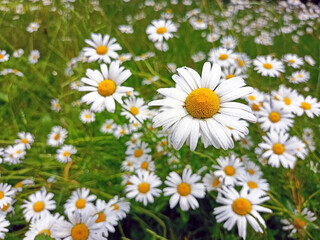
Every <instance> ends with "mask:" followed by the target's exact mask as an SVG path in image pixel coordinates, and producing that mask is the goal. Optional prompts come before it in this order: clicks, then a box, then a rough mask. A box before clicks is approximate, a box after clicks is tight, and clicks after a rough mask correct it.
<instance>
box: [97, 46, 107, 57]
mask: <svg viewBox="0 0 320 240" xmlns="http://www.w3.org/2000/svg"><path fill="white" fill-rule="evenodd" d="M96 52H97V54H99V55H104V54H106V53H107V52H108V48H107V47H106V46H102V45H101V46H98V47H97V49H96Z"/></svg>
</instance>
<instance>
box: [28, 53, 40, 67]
mask: <svg viewBox="0 0 320 240" xmlns="http://www.w3.org/2000/svg"><path fill="white" fill-rule="evenodd" d="M39 58H40V52H39V51H38V50H32V51H31V53H30V55H29V63H31V64H35V63H37V62H38V59H39Z"/></svg>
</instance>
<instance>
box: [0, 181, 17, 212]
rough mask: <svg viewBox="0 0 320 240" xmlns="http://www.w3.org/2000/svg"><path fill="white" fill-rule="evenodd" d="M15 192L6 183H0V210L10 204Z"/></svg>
mask: <svg viewBox="0 0 320 240" xmlns="http://www.w3.org/2000/svg"><path fill="white" fill-rule="evenodd" d="M15 193H16V192H15V190H14V189H13V188H12V186H11V185H9V184H8V183H0V208H1V209H2V208H3V207H5V206H9V204H12V201H13V197H14V195H15Z"/></svg>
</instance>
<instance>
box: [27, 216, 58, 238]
mask: <svg viewBox="0 0 320 240" xmlns="http://www.w3.org/2000/svg"><path fill="white" fill-rule="evenodd" d="M63 220H64V217H63V216H60V214H59V213H56V214H55V215H51V214H50V213H49V214H47V215H45V216H44V217H42V218H40V219H38V220H36V221H35V222H33V223H31V224H30V227H29V230H28V231H27V232H26V235H25V237H24V238H23V240H34V239H35V237H36V236H38V235H41V234H45V235H47V236H49V237H50V236H51V234H52V227H53V225H55V224H60V222H61V221H63ZM54 239H55V240H60V238H54Z"/></svg>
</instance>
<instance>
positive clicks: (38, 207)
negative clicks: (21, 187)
mask: <svg viewBox="0 0 320 240" xmlns="http://www.w3.org/2000/svg"><path fill="white" fill-rule="evenodd" d="M43 209H44V202H42V201H38V202H36V203H35V204H34V205H33V210H34V211H35V212H41V211H42V210H43Z"/></svg>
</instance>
